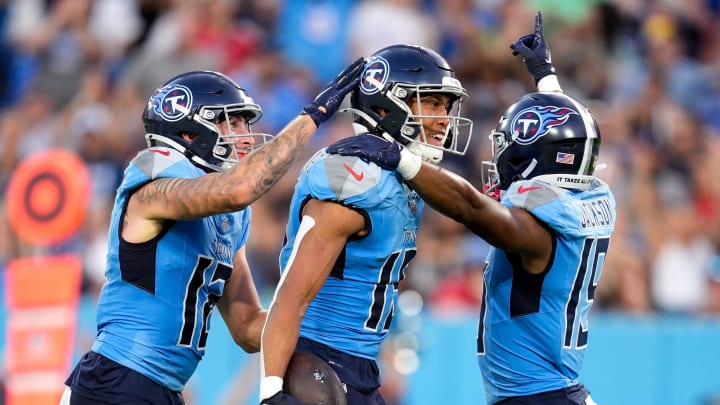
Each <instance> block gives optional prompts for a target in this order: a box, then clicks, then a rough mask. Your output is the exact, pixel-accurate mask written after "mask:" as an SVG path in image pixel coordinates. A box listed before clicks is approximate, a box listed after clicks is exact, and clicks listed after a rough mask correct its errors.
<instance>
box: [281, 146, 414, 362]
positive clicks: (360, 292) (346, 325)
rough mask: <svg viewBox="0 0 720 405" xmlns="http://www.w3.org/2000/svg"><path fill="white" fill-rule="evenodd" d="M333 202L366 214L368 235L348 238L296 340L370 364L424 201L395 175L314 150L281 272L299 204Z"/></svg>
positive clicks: (284, 259)
mask: <svg viewBox="0 0 720 405" xmlns="http://www.w3.org/2000/svg"><path fill="white" fill-rule="evenodd" d="M311 198H314V199H317V200H320V201H335V202H337V203H339V204H343V205H345V206H347V207H350V208H352V209H354V210H356V211H357V212H359V213H360V214H362V215H363V216H364V217H365V220H366V222H367V223H368V225H369V227H370V233H369V234H368V235H367V236H365V237H362V238H355V239H351V240H349V241H348V242H347V244H346V245H345V247H344V249H343V250H342V252H341V254H340V256H339V258H338V261H337V262H336V263H335V265H334V268H333V270H332V272H331V274H330V276H329V277H328V278H327V280H326V281H325V284H324V285H323V286H322V288H321V289H320V291H319V292H318V294H317V296H316V297H315V299H314V300H313V301H312V303H311V304H310V306H309V307H308V309H307V311H306V313H305V317H304V318H303V321H302V327H301V329H300V336H302V337H305V338H308V339H311V340H314V341H317V342H320V343H322V344H325V345H327V346H330V347H332V348H334V349H337V350H340V351H342V352H345V353H347V354H351V355H354V356H358V357H362V358H367V359H375V358H376V357H377V355H378V352H379V350H380V345H381V344H382V342H383V341H384V340H385V338H386V337H387V335H388V330H389V327H390V323H391V321H392V316H393V312H394V308H395V305H396V301H397V296H398V283H399V281H400V280H402V279H403V278H404V270H405V267H406V266H407V264H408V263H409V262H410V260H412V258H413V257H415V254H416V252H417V246H416V238H417V232H418V226H419V224H420V218H421V216H422V210H423V207H424V203H423V201H422V200H421V199H420V198H419V197H418V195H417V193H415V191H413V190H411V189H410V188H409V187H408V186H407V185H405V183H404V182H402V181H401V178H400V177H399V176H398V175H397V174H396V173H395V172H393V171H388V170H383V169H381V168H380V167H379V166H377V165H375V164H374V163H368V162H365V161H364V160H362V159H360V158H357V157H352V156H340V155H328V154H326V153H325V151H324V150H321V151H319V152H318V153H316V154H315V156H314V157H313V158H312V159H310V161H308V163H306V164H305V166H304V167H303V169H302V171H301V173H300V176H299V179H298V182H297V184H296V186H295V192H294V194H293V197H292V202H291V205H290V215H289V218H288V225H287V233H286V237H287V241H286V243H285V245H284V246H283V248H282V251H281V253H280V268H281V269H282V271H285V270H286V265H287V263H288V260H289V258H290V256H291V253H292V248H293V245H294V243H295V237H296V234H297V231H298V227H299V226H300V221H301V219H302V218H301V213H302V208H303V205H304V204H305V203H306V202H307V201H308V200H309V199H311Z"/></svg>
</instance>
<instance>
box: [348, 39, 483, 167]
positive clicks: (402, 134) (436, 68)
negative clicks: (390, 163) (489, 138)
mask: <svg viewBox="0 0 720 405" xmlns="http://www.w3.org/2000/svg"><path fill="white" fill-rule="evenodd" d="M360 77H361V82H360V84H359V85H358V87H357V88H356V89H354V90H353V92H352V94H351V96H350V104H351V107H352V108H349V109H348V110H346V111H351V112H352V113H353V117H354V122H355V123H356V124H358V125H360V126H362V129H363V130H366V131H367V132H370V133H372V134H375V135H380V136H382V135H383V134H388V135H390V136H392V137H393V138H394V139H395V140H397V141H398V142H400V143H401V144H403V145H405V146H406V147H407V148H408V149H409V150H410V151H411V152H413V153H415V154H417V155H419V156H421V157H422V158H423V159H424V160H426V161H429V162H432V163H438V162H439V161H440V160H441V159H442V155H443V151H448V152H451V153H455V154H460V155H462V154H464V153H465V152H466V151H467V147H468V144H469V142H470V137H471V135H472V121H471V120H470V119H468V118H464V117H462V116H461V115H460V106H461V105H462V103H463V102H464V101H465V100H467V97H468V94H467V91H465V89H464V88H463V87H462V85H461V83H460V81H459V80H458V79H456V78H455V72H454V71H453V70H452V68H450V66H449V65H448V63H447V61H445V59H444V58H443V57H442V56H440V55H439V54H438V53H437V52H435V51H433V50H431V49H428V48H425V47H422V46H417V45H392V46H388V47H386V48H383V49H381V50H379V51H377V52H376V53H374V54H373V55H372V56H370V57H369V58H367V60H366V62H365V68H364V70H363V72H362V73H361V76H360ZM438 93H440V94H444V95H448V96H449V97H450V106H449V110H448V111H447V116H444V115H443V116H438V115H428V114H423V112H422V111H418V114H417V115H414V114H413V113H412V112H411V110H410V107H409V106H408V102H409V101H410V100H411V99H412V98H413V97H415V98H416V99H417V105H418V108H420V106H421V104H420V98H421V97H423V96H425V95H428V94H438ZM381 110H382V111H383V114H381ZM423 118H444V119H448V120H449V124H448V126H447V129H446V131H445V134H444V136H443V139H442V146H435V145H432V144H431V143H429V142H428V135H426V134H425V130H424V129H423V126H422V121H421V120H422V119H423Z"/></svg>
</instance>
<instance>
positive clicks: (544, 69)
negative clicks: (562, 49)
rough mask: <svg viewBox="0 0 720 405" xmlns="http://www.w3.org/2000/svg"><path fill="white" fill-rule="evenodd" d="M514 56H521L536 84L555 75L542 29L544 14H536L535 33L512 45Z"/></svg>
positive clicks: (524, 36)
mask: <svg viewBox="0 0 720 405" xmlns="http://www.w3.org/2000/svg"><path fill="white" fill-rule="evenodd" d="M510 49H512V50H513V55H515V56H517V55H521V56H522V57H523V62H525V66H527V69H528V71H529V72H530V74H531V75H532V77H533V78H534V79H535V84H536V85H537V83H538V82H539V81H540V79H542V78H543V77H545V76H548V75H554V74H555V67H554V66H553V64H552V58H551V56H550V48H548V46H547V43H546V42H545V36H544V35H543V28H542V14H541V13H540V12H539V11H538V12H537V14H535V33H534V34H528V35H523V36H522V37H520V38H518V40H517V41H515V43H514V44H512V45H510Z"/></svg>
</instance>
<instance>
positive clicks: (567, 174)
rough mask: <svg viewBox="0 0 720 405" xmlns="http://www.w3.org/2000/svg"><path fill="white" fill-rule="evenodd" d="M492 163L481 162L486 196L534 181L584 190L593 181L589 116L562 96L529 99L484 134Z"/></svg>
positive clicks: (594, 138) (593, 128)
mask: <svg viewBox="0 0 720 405" xmlns="http://www.w3.org/2000/svg"><path fill="white" fill-rule="evenodd" d="M490 141H491V144H492V153H493V155H492V161H490V162H487V161H486V162H483V163H482V165H483V168H482V178H483V180H482V181H483V183H484V184H485V187H486V190H487V192H492V191H494V190H497V189H500V190H507V188H508V187H509V186H510V184H512V183H513V182H515V181H518V180H529V179H536V180H541V181H544V182H547V183H550V184H553V185H556V186H559V187H563V188H568V189H585V188H587V187H588V186H589V185H590V183H591V182H592V180H593V179H594V177H593V173H594V171H595V163H596V161H597V157H598V152H599V147H600V131H599V129H598V126H597V123H596V121H595V119H594V118H593V116H592V115H591V114H590V112H589V111H588V110H587V108H585V106H583V105H582V104H581V103H579V102H578V101H576V100H574V99H573V98H571V97H569V96H567V95H565V94H563V93H532V94H529V95H526V96H525V97H523V98H522V99H520V100H519V101H518V102H516V103H515V104H513V105H512V106H510V107H509V108H508V109H507V110H506V111H505V113H503V115H502V117H501V118H500V121H499V122H498V125H497V127H496V128H495V130H493V131H492V132H491V134H490Z"/></svg>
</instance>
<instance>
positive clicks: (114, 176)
mask: <svg viewBox="0 0 720 405" xmlns="http://www.w3.org/2000/svg"><path fill="white" fill-rule="evenodd" d="M538 9H539V10H541V11H542V12H543V16H544V26H545V33H546V37H547V40H548V43H549V44H550V47H551V49H552V56H553V63H554V65H555V66H556V68H557V71H558V75H559V78H560V83H561V84H562V86H563V88H564V89H565V91H566V92H567V93H569V94H571V95H573V96H575V97H576V98H578V99H580V100H584V101H585V102H586V103H587V104H588V106H589V107H590V109H591V111H592V112H593V113H594V114H595V115H596V117H597V119H598V122H599V124H600V127H601V132H602V135H603V140H602V147H601V152H600V162H601V163H603V164H604V166H605V168H604V169H602V170H600V171H598V172H596V174H597V175H598V176H599V177H600V178H602V179H603V180H605V181H606V182H608V183H609V184H610V185H611V187H612V188H613V190H614V191H615V193H616V198H617V212H618V216H619V218H618V226H617V231H616V234H615V236H614V239H613V240H612V242H611V246H610V251H609V253H608V255H607V257H606V258H605V266H604V270H603V273H602V282H601V283H600V286H599V287H598V290H597V293H596V303H595V308H597V310H599V311H611V310H612V311H622V312H626V313H631V314H656V313H667V314H677V315H684V316H705V315H710V314H715V315H717V314H720V175H719V174H720V1H718V0H683V1H682V2H680V1H671V0H665V1H662V0H655V1H652V0H615V1H610V0H608V1H592V0H573V1H570V0H555V1H553V0H5V1H0V28H1V29H2V33H3V35H2V37H0V187H1V188H2V190H3V195H5V188H6V187H7V184H8V181H9V179H10V177H11V176H12V174H13V169H14V168H16V167H17V165H18V164H19V163H21V162H22V161H23V159H25V158H27V157H28V156H30V155H31V154H33V153H35V152H38V151H42V150H45V149H48V148H53V147H62V148H67V149H71V150H72V151H74V152H76V153H77V154H78V155H79V156H81V157H82V159H83V160H84V161H85V162H86V163H87V165H88V168H89V170H90V173H91V176H92V196H91V203H90V208H89V212H88V215H87V218H86V221H85V223H84V225H83V228H82V229H81V230H80V232H78V233H77V234H76V235H75V236H73V237H72V238H71V240H69V241H67V242H66V243H63V244H61V245H59V246H51V247H45V248H37V247H35V248H33V247H31V246H28V245H26V244H24V243H22V242H21V241H19V240H17V237H15V236H14V235H13V233H12V230H11V229H10V227H9V225H8V221H7V215H6V213H5V210H4V205H5V204H6V201H5V198H3V199H2V200H1V202H0V204H2V207H0V208H3V209H2V214H1V215H0V269H1V268H2V267H4V266H5V265H6V264H7V262H8V261H9V260H12V259H13V258H15V257H22V256H29V255H33V254H41V253H42V254H48V253H55V252H76V253H77V254H79V255H81V256H82V258H83V263H84V269H83V270H84V283H83V292H84V293H85V294H89V295H93V294H97V292H98V291H99V287H100V286H101V284H102V282H103V281H104V275H103V271H104V256H105V251H106V247H105V244H106V241H107V226H108V220H109V217H110V213H109V210H110V208H111V206H112V200H113V198H114V192H115V188H116V187H117V185H118V181H119V180H120V177H121V174H122V170H123V168H124V166H125V165H126V164H127V162H128V161H129V160H130V159H132V158H133V156H134V155H135V154H136V153H137V152H138V151H139V150H140V149H141V148H143V147H144V146H145V141H144V130H143V127H142V121H141V119H140V117H141V113H142V110H143V108H144V104H145V102H146V101H147V98H148V96H149V95H150V94H151V93H152V91H153V90H154V89H155V88H156V87H158V86H159V85H160V84H162V83H163V82H164V81H165V80H166V79H168V78H170V77H171V76H173V75H175V74H178V73H181V72H185V71H189V70H201V69H211V70H219V71H221V72H223V73H225V74H227V75H229V76H231V77H233V78H234V79H236V80H237V81H238V82H239V83H240V84H241V85H242V86H243V87H245V88H246V90H247V91H248V92H249V94H250V95H251V96H252V97H254V98H255V100H256V101H257V102H258V103H259V104H260V105H261V106H262V107H263V109H264V112H265V115H264V117H263V118H262V120H261V121H260V122H259V123H258V124H256V125H255V127H254V129H258V130H260V131H261V132H269V133H275V132H277V131H278V130H279V129H280V128H281V127H282V126H283V125H284V124H285V123H286V122H287V121H288V120H289V119H291V118H292V117H293V116H295V115H296V114H297V112H298V111H300V109H301V108H302V106H303V105H304V104H305V103H306V102H307V101H308V100H309V99H310V98H311V97H312V96H313V95H314V94H315V92H316V91H317V90H318V88H319V86H320V85H321V84H322V83H324V82H325V81H326V80H328V79H329V76H330V75H331V74H333V73H334V72H336V71H339V69H341V68H342V67H343V66H345V65H346V64H347V63H349V61H351V60H353V59H354V58H356V57H357V56H359V55H370V54H371V53H373V52H374V51H376V50H378V49H380V48H382V47H383V46H385V45H389V44H391V43H416V44H420V45H424V46H428V47H430V48H433V49H436V50H438V51H439V52H440V53H441V54H443V55H444V56H445V57H446V58H447V59H448V60H449V62H450V64H451V65H452V66H453V67H454V68H455V69H456V72H457V75H458V77H459V79H460V80H461V81H462V83H463V85H464V87H465V88H466V89H467V90H468V91H469V93H470V101H469V102H468V103H466V105H465V106H467V109H466V111H465V114H466V115H467V116H468V117H470V118H471V119H473V120H474V122H475V126H474V128H475V132H474V135H473V140H472V142H471V150H470V151H469V152H468V153H467V154H466V155H465V156H462V157H460V156H448V157H446V159H445V160H444V161H443V163H442V165H443V166H444V167H447V168H449V169H451V170H454V171H456V172H458V173H459V174H461V175H463V176H465V177H466V178H467V179H468V180H470V181H471V182H472V183H473V184H475V185H476V186H478V187H479V186H480V182H481V180H480V173H481V162H482V161H483V160H489V158H490V141H489V139H488V137H487V134H489V132H490V130H491V129H493V128H494V127H495V125H496V123H497V120H498V118H499V116H500V114H501V112H502V111H503V110H504V109H505V108H506V107H507V106H508V105H509V104H510V103H512V102H513V101H514V100H515V99H517V98H519V97H520V96H522V95H523V94H524V93H526V92H529V91H533V90H534V83H533V82H532V78H531V77H530V76H529V74H527V72H526V70H525V66H524V64H523V63H522V62H521V61H520V60H519V59H518V58H517V57H514V56H512V54H511V51H510V49H509V45H510V43H512V42H513V41H514V40H515V39H516V38H518V37H519V36H520V35H523V34H525V33H528V32H531V31H532V28H533V18H534V14H535V12H536V10H538ZM350 134H351V129H350V125H349V118H348V117H343V116H342V115H340V116H339V117H338V118H337V119H335V120H333V122H332V123H331V124H329V125H327V126H325V127H323V128H322V129H321V131H320V132H319V133H318V135H316V137H315V138H314V139H313V141H312V144H311V145H310V146H309V147H308V148H307V149H306V153H307V157H309V156H310V155H311V154H312V153H314V152H315V151H316V150H317V149H318V148H320V147H322V146H325V145H327V144H328V143H330V142H332V141H333V140H335V139H339V138H342V137H345V136H349V135H350ZM304 161H305V159H300V161H299V162H297V164H296V167H294V168H293V169H291V170H290V172H289V173H288V175H287V176H285V177H284V178H283V180H282V181H281V182H280V183H279V185H278V186H277V187H276V188H275V189H273V190H272V191H271V192H270V193H268V194H267V195H266V196H265V197H263V198H261V199H260V200H259V201H258V202H256V203H255V204H253V224H252V227H253V231H252V233H251V237H250V242H249V244H250V245H249V248H248V258H249V260H250V261H251V267H252V268H253V271H254V272H255V277H256V283H257V285H258V288H259V289H260V291H261V295H263V296H264V297H266V298H269V297H270V296H271V294H272V291H273V290H274V287H275V284H276V282H277V280H278V277H279V269H278V260H277V254H278V252H279V250H280V247H281V245H282V242H283V236H284V229H285V222H286V219H287V208H288V204H289V198H290V195H291V193H292V187H293V186H294V183H295V179H296V176H297V173H298V171H299V168H300V166H301V165H302V164H303V163H304ZM425 215H426V218H425V220H424V223H423V226H422V228H421V231H420V235H419V240H418V246H419V254H418V256H417V258H416V259H415V261H414V262H413V263H412V264H411V268H410V269H409V271H408V272H407V275H408V278H407V280H406V282H405V284H404V285H403V286H402V288H403V289H406V290H412V291H415V292H417V293H419V296H420V297H421V298H422V300H423V302H424V303H425V306H426V308H430V309H431V310H435V311H446V312H448V311H449V312H464V311H470V312H475V311H476V310H477V308H478V306H479V301H480V296H481V293H482V268H483V263H484V259H485V255H486V253H487V251H488V246H487V244H485V243H484V242H483V241H482V240H481V239H479V238H477V237H475V236H472V235H471V234H470V233H469V232H467V231H466V230H465V229H464V228H463V227H462V226H461V225H458V224H457V223H455V222H454V221H452V220H449V219H447V218H445V217H443V216H441V215H439V214H437V213H436V212H434V211H433V210H432V209H430V208H428V209H427V210H426V214H425Z"/></svg>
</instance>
